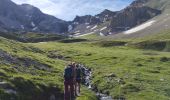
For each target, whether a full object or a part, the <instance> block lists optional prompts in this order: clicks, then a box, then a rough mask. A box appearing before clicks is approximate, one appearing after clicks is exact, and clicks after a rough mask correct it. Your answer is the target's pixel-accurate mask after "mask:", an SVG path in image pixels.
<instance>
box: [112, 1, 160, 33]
mask: <svg viewBox="0 0 170 100" xmlns="http://www.w3.org/2000/svg"><path fill="white" fill-rule="evenodd" d="M160 13H161V11H159V10H156V9H153V8H149V7H145V6H142V5H136V4H135V5H131V6H129V7H127V8H125V9H124V10H122V11H120V12H119V13H117V14H116V15H115V17H114V18H113V19H112V20H111V24H110V26H111V30H112V31H113V32H115V31H124V30H127V29H129V28H132V27H134V26H136V25H140V24H141V23H143V22H145V21H147V20H148V19H151V18H153V17H154V16H156V15H158V14H160Z"/></svg>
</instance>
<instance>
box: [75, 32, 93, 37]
mask: <svg viewBox="0 0 170 100" xmlns="http://www.w3.org/2000/svg"><path fill="white" fill-rule="evenodd" d="M90 34H94V32H90V33H86V34H82V35H75V36H74V37H82V36H86V35H90Z"/></svg>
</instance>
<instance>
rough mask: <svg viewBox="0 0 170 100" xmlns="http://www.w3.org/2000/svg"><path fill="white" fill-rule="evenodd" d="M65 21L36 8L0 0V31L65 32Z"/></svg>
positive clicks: (9, 0) (8, 0)
mask: <svg viewBox="0 0 170 100" xmlns="http://www.w3.org/2000/svg"><path fill="white" fill-rule="evenodd" d="M67 30H68V29H67V22H66V21H63V20H60V19H58V18H55V17H53V16H50V15H47V14H44V13H42V12H41V11H40V10H39V9H38V8H36V7H34V6H31V5H28V4H22V5H17V4H15V3H13V2H12V1H11V0H0V31H3V32H5V31H12V32H15V31H20V32H21V31H29V32H30V31H32V32H43V33H48V32H49V33H63V32H67Z"/></svg>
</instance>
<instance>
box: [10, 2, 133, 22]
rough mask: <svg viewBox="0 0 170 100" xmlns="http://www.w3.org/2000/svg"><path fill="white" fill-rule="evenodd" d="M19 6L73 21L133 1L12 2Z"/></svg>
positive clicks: (120, 6)
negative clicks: (27, 5)
mask: <svg viewBox="0 0 170 100" xmlns="http://www.w3.org/2000/svg"><path fill="white" fill-rule="evenodd" d="M12 1H14V2H15V3H17V4H22V3H28V4H31V5H34V6H35V7H38V8H40V9H41V11H42V12H44V13H47V14H50V15H54V16H56V17H58V18H60V19H64V20H72V19H73V18H74V17H75V16H76V15H79V16H82V15H87V14H91V15H95V14H98V13H99V12H101V11H103V10H104V9H110V10H113V11H115V10H119V9H122V8H124V7H125V6H127V5H128V4H129V3H130V2H131V1H132V0H12Z"/></svg>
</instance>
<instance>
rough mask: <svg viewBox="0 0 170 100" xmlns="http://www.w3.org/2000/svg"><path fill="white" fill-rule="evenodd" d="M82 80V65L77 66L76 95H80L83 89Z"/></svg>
mask: <svg viewBox="0 0 170 100" xmlns="http://www.w3.org/2000/svg"><path fill="white" fill-rule="evenodd" d="M81 80H82V68H81V65H80V64H77V65H76V95H77V96H79V95H80V87H81V85H80V84H81Z"/></svg>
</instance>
